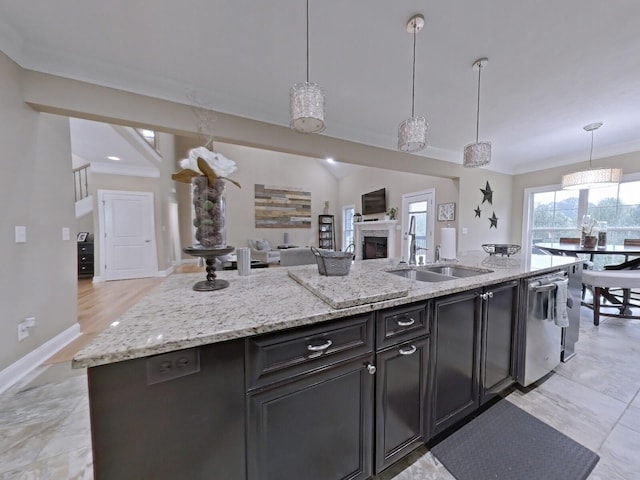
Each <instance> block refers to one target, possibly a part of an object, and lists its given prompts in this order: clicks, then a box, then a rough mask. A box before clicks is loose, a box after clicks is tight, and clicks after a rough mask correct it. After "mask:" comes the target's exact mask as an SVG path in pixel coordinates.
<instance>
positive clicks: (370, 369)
mask: <svg viewBox="0 0 640 480" xmlns="http://www.w3.org/2000/svg"><path fill="white" fill-rule="evenodd" d="M365 368H366V369H367V372H369V375H374V374H375V373H376V371H377V368H376V366H375V365H371V364H370V363H367V364H366V365H365Z"/></svg>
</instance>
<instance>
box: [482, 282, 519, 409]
mask: <svg viewBox="0 0 640 480" xmlns="http://www.w3.org/2000/svg"><path fill="white" fill-rule="evenodd" d="M481 297H482V298H483V322H482V350H481V361H480V364H481V367H480V372H481V378H480V384H481V390H480V403H481V404H483V403H485V402H486V401H488V400H490V399H491V398H492V397H494V396H495V395H497V394H498V393H500V392H501V391H502V390H504V389H505V388H507V387H508V386H509V385H511V384H512V383H513V382H514V381H515V372H516V358H517V357H516V355H515V348H516V322H517V318H518V317H517V314H518V308H517V307H518V282H516V281H514V282H509V283H503V284H500V285H494V286H491V287H488V288H486V289H485V291H484V292H483V294H482V296H481Z"/></svg>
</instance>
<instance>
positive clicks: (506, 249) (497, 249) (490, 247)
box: [482, 243, 520, 257]
mask: <svg viewBox="0 0 640 480" xmlns="http://www.w3.org/2000/svg"><path fill="white" fill-rule="evenodd" d="M482 248H483V249H484V251H485V252H487V253H488V254H489V255H502V256H505V255H506V256H507V257H510V256H511V255H515V254H516V253H518V252H519V251H520V245H514V244H512V243H485V244H483V245H482Z"/></svg>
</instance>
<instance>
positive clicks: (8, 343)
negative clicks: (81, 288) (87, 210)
mask: <svg viewBox="0 0 640 480" xmlns="http://www.w3.org/2000/svg"><path fill="white" fill-rule="evenodd" d="M0 145H2V148H0V167H1V169H2V170H1V173H2V174H1V175H0V204H1V205H2V208H1V209H0V225H2V235H0V251H1V252H2V260H3V261H2V274H0V370H2V369H4V368H6V367H8V366H9V365H11V364H12V363H14V362H15V361H17V360H18V359H20V358H21V357H23V356H24V355H26V354H27V353H29V352H31V351H32V350H34V349H35V348H37V347H38V346H40V345H42V344H43V343H45V342H46V341H48V340H50V339H51V338H53V337H54V336H56V335H58V334H59V333H61V332H62V331H64V330H65V329H67V328H69V327H70V326H72V325H73V324H75V323H76V320H77V307H76V302H77V270H76V268H77V267H76V255H77V253H76V248H77V246H76V241H75V235H76V232H75V222H76V220H75V212H74V199H73V177H72V175H71V149H70V140H69V121H68V120H67V119H65V118H61V117H56V116H54V115H49V114H42V113H38V112H36V111H34V110H32V109H31V108H29V107H28V106H27V105H26V104H24V103H23V101H22V84H21V69H20V68H19V67H18V66H17V65H16V64H14V63H13V62H12V61H11V60H9V59H8V58H7V57H6V56H5V55H4V54H2V53H0ZM16 225H23V226H26V227H27V243H23V244H16V243H15V242H14V226H16ZM63 227H69V228H70V230H71V239H70V240H69V241H63V240H62V228H63ZM30 316H35V317H36V326H35V328H34V329H32V330H31V333H30V336H29V337H28V338H26V339H25V340H23V341H22V342H18V337H17V325H18V323H19V322H20V321H22V320H23V319H24V318H26V317H30Z"/></svg>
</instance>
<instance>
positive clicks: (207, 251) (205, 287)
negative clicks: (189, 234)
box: [182, 245, 235, 292]
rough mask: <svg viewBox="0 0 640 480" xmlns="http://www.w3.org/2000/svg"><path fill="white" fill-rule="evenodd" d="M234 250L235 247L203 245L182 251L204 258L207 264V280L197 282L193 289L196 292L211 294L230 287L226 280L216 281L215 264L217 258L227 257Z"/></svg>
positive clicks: (192, 246)
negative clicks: (209, 246)
mask: <svg viewBox="0 0 640 480" xmlns="http://www.w3.org/2000/svg"><path fill="white" fill-rule="evenodd" d="M234 249H235V247H232V246H226V247H225V248H208V247H203V246H201V245H191V246H190V247H185V248H183V249H182V251H183V252H184V253H186V254H188V255H193V256H194V257H202V258H204V259H205V263H206V264H207V279H206V280H202V281H200V282H197V283H196V284H195V285H194V286H193V289H194V290H195V291H196V292H211V291H213V290H221V289H223V288H227V287H228V286H229V282H227V281H226V280H220V279H216V274H215V269H214V267H213V263H214V261H215V259H216V257H221V256H222V255H227V254H228V253H231V252H233V250H234Z"/></svg>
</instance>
